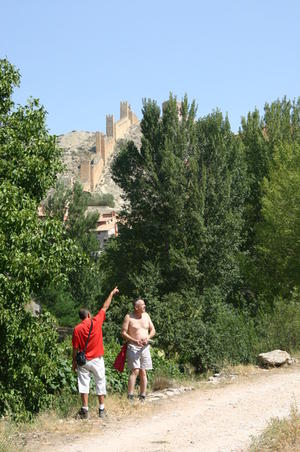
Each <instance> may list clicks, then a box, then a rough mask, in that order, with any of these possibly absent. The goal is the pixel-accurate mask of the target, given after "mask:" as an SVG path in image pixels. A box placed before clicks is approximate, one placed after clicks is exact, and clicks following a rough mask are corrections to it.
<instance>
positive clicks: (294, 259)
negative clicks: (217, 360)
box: [256, 142, 300, 298]
mask: <svg viewBox="0 0 300 452" xmlns="http://www.w3.org/2000/svg"><path fill="white" fill-rule="evenodd" d="M262 188H263V198H262V221H261V222H260V224H259V225H258V227H257V246H256V250H257V254H258V260H257V265H258V270H259V272H263V274H264V278H263V279H262V278H258V281H259V283H260V285H261V286H262V290H264V291H267V293H268V294H272V295H273V296H274V295H281V296H283V297H285V298H290V296H291V294H292V292H293V290H294V289H295V288H297V289H299V288H300V271H299V259H300V239H299V237H300V142H299V143H294V144H281V145H280V146H278V147H277V148H276V150H275V153H274V163H273V166H272V169H271V170H270V172H269V178H268V179H267V178H265V179H264V182H263V186H262Z"/></svg>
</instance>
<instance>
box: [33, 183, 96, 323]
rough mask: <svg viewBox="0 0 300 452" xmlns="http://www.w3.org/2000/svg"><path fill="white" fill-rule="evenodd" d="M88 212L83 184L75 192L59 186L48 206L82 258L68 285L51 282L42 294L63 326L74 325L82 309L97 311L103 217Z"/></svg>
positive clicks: (75, 185)
mask: <svg viewBox="0 0 300 452" xmlns="http://www.w3.org/2000/svg"><path fill="white" fill-rule="evenodd" d="M87 208H88V197H87V196H86V193H84V191H83V189H82V186H81V185H80V183H79V182H76V183H75V184H74V186H73V187H72V188H68V187H66V186H64V184H63V183H58V184H57V186H56V189H55V190H53V191H52V193H51V194H50V195H49V196H48V198H47V200H46V202H45V210H46V213H47V215H48V216H50V217H52V218H57V219H58V220H59V221H60V222H61V224H62V226H63V228H64V230H65V234H66V236H67V237H68V238H69V239H70V240H72V241H73V242H74V243H75V244H76V246H77V249H78V253H80V254H81V259H80V260H78V262H76V263H75V264H74V266H73V268H72V269H71V270H70V271H69V272H68V273H67V276H68V281H67V283H66V282H64V283H63V284H61V283H60V284H59V285H58V286H57V287H55V284H53V282H51V284H50V286H49V287H47V288H46V289H45V290H43V291H42V292H41V293H40V294H39V300H40V301H41V303H42V304H43V305H45V306H47V307H48V309H49V310H50V312H52V313H53V314H54V315H55V316H56V317H57V319H58V320H59V322H60V324H61V325H70V326H71V325H72V324H74V320H75V319H76V320H77V317H78V308H79V307H80V306H86V307H87V308H89V309H91V310H93V309H95V308H96V306H97V299H98V297H99V293H100V292H101V290H100V267H99V264H98V258H97V256H98V252H99V242H98V240H97V237H96V233H95V229H96V226H97V221H98V217H99V213H98V212H95V211H91V212H89V211H88V210H87ZM68 309H69V315H68V314H67V310H68Z"/></svg>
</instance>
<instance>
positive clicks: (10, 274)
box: [0, 60, 80, 416]
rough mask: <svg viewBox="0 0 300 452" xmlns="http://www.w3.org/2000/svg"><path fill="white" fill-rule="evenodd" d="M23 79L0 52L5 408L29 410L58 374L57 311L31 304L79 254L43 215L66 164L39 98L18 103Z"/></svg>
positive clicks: (1, 407) (0, 381)
mask: <svg viewBox="0 0 300 452" xmlns="http://www.w3.org/2000/svg"><path fill="white" fill-rule="evenodd" d="M19 81H20V76H19V73H18V71H17V70H16V69H15V68H14V67H13V66H12V65H11V64H10V63H9V62H8V61H7V60H0V343H1V354H2V358H1V363H0V413H1V414H4V413H12V414H13V415H15V416H17V415H24V416H26V415H29V414H30V413H33V412H37V411H38V410H39V409H40V408H41V407H42V406H45V404H46V403H47V402H49V397H50V394H51V392H53V383H54V381H55V380H56V381H57V380H58V379H59V377H58V369H57V366H56V363H57V360H56V359H55V348H56V333H55V329H54V328H53V327H54V322H53V319H51V318H50V317H49V316H48V315H47V314H46V315H44V316H41V317H40V318H39V319H35V318H33V317H32V316H31V315H30V314H29V313H27V312H26V310H25V306H26V305H27V304H28V303H29V302H30V301H31V296H32V294H33V293H35V292H36V291H38V290H40V289H41V288H42V287H43V286H45V285H47V284H49V282H50V281H61V280H63V279H64V278H65V273H64V272H69V271H71V268H72V266H73V264H74V262H76V261H77V260H78V259H80V255H78V253H77V249H76V246H74V243H73V241H72V240H71V239H68V237H67V236H66V234H65V229H64V228H63V227H62V225H61V222H59V221H57V220H56V219H54V218H48V219H46V220H45V221H43V222H42V221H39V220H38V218H37V209H38V204H39V202H40V201H41V199H42V198H43V197H44V196H45V194H46V191H47V190H48V189H49V188H50V187H51V185H53V184H54V181H55V177H56V173H57V171H58V170H59V169H60V168H61V164H60V150H59V149H58V148H57V147H56V145H55V138H54V137H51V136H49V135H48V132H47V129H46V125H45V115H46V113H45V110H44V108H42V107H41V106H40V105H39V103H38V101H37V100H34V99H32V100H30V101H29V103H28V104H27V105H25V106H24V107H22V106H18V107H17V108H15V107H14V103H13V101H12V98H11V96H12V94H13V90H14V87H15V86H18V84H19Z"/></svg>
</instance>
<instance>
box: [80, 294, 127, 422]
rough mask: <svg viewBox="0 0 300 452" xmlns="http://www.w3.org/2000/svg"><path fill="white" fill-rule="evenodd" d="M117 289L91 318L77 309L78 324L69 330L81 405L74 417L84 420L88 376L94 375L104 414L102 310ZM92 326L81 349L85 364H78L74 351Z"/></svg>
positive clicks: (102, 414)
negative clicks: (71, 333)
mask: <svg viewBox="0 0 300 452" xmlns="http://www.w3.org/2000/svg"><path fill="white" fill-rule="evenodd" d="M118 292H119V290H118V288H117V287H115V288H114V289H113V290H112V291H111V292H110V294H109V295H108V297H107V299H106V301H105V302H104V304H103V306H102V308H101V309H100V311H99V312H98V314H97V315H95V317H93V318H91V314H90V312H89V311H88V310H87V309H80V311H79V317H80V318H81V323H79V324H78V325H77V326H75V328H74V331H73V338H72V345H73V365H72V368H73V370H74V372H75V371H76V369H77V380H78V390H79V393H80V395H81V400H82V408H81V409H80V410H79V412H78V416H79V417H80V418H81V419H88V417H89V408H88V398H89V388H90V379H91V375H93V376H94V379H95V383H96V393H97V395H98V399H99V416H100V417H105V410H104V396H105V394H106V381H105V367H104V360H103V355H104V348H103V337H102V324H103V322H104V320H105V313H106V311H107V309H108V308H109V305H110V303H111V301H112V298H113V296H114V295H115V294H117V293H118ZM91 323H93V325H92V329H91V334H90V337H89V340H88V344H87V347H86V351H85V356H86V359H87V361H86V364H84V365H83V366H78V365H77V361H76V356H77V352H78V351H82V350H84V348H85V344H86V341H87V338H88V335H89V331H90V327H91Z"/></svg>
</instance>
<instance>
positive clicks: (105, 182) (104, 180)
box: [58, 124, 141, 209]
mask: <svg viewBox="0 0 300 452" xmlns="http://www.w3.org/2000/svg"><path fill="white" fill-rule="evenodd" d="M124 140H132V141H134V143H135V144H136V146H137V147H138V148H140V146H141V129H140V125H139V124H136V125H133V126H132V127H131V128H130V129H129V131H128V133H127V135H126V137H125V138H124V139H123V140H120V142H118V143H117V144H116V148H115V152H118V148H119V146H120V144H121V142H123V141H124ZM58 145H59V146H60V147H61V148H63V150H64V153H63V161H64V165H65V171H64V174H63V178H64V179H65V180H66V181H71V179H72V178H73V179H75V180H76V179H78V178H79V166H80V163H81V161H83V160H92V158H93V156H94V155H95V153H96V133H95V132H84V131H81V132H78V131H72V132H69V133H67V134H65V135H60V136H59V137H58ZM112 158H113V157H112ZM110 164H111V159H110V160H109V161H108V162H107V165H106V167H105V169H104V172H103V175H102V177H101V179H100V181H99V184H98V185H97V186H96V188H95V193H111V194H113V196H114V198H115V207H116V209H120V208H121V206H122V198H121V195H122V191H121V189H120V188H119V187H118V186H117V185H116V184H115V183H114V181H113V180H112V178H111V173H110Z"/></svg>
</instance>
